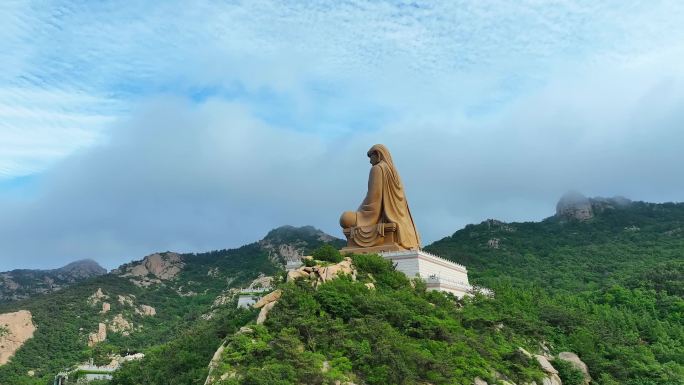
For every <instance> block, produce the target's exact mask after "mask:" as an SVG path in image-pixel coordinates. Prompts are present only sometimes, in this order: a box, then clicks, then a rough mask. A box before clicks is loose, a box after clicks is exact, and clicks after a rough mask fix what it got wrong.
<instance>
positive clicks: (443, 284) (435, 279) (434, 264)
mask: <svg viewBox="0 0 684 385" xmlns="http://www.w3.org/2000/svg"><path fill="white" fill-rule="evenodd" d="M380 255H381V256H382V257H383V258H385V259H387V260H390V261H392V262H393V263H394V264H395V265H396V268H397V270H398V271H401V272H402V273H404V274H406V276H407V277H409V278H413V277H420V278H422V279H423V280H424V281H425V283H426V284H427V288H428V290H441V291H446V292H449V293H453V294H454V295H455V296H457V297H458V298H463V296H465V295H470V294H471V293H472V291H473V287H472V286H470V284H469V283H468V270H467V269H466V268H465V266H463V265H459V264H458V263H454V262H451V261H449V260H446V259H444V258H441V257H438V256H436V255H434V254H430V253H428V252H425V251H422V250H404V251H390V252H384V253H380Z"/></svg>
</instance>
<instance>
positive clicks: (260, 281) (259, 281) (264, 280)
mask: <svg viewBox="0 0 684 385" xmlns="http://www.w3.org/2000/svg"><path fill="white" fill-rule="evenodd" d="M271 286H273V277H270V276H265V275H263V274H262V275H260V276H259V277H257V278H256V279H254V280H253V281H252V282H251V283H250V284H249V286H248V287H247V290H253V289H264V288H269V287H271Z"/></svg>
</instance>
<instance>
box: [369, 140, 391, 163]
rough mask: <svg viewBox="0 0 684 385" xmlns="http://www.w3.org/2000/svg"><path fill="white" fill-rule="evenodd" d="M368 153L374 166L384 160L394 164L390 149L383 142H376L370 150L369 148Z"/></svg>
mask: <svg viewBox="0 0 684 385" xmlns="http://www.w3.org/2000/svg"><path fill="white" fill-rule="evenodd" d="M367 155H368V157H369V158H370V163H371V164H372V165H374V166H375V165H376V164H378V163H380V161H382V160H384V161H385V162H387V163H389V164H390V165H392V166H394V165H393V163H392V156H391V155H390V153H389V150H388V149H387V147H385V146H384V145H382V144H376V145H374V146H373V147H371V148H370V150H368V153H367Z"/></svg>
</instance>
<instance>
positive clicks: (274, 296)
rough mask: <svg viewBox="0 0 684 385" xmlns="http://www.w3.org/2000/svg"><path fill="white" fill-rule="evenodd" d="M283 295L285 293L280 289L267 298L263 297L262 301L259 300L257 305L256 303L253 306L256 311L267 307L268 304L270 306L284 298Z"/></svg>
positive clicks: (269, 294) (267, 295)
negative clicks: (281, 297)
mask: <svg viewBox="0 0 684 385" xmlns="http://www.w3.org/2000/svg"><path fill="white" fill-rule="evenodd" d="M282 295H283V291H282V290H280V289H278V290H275V291H272V292H270V293H268V294H266V295H265V296H263V297H261V299H260V300H258V301H257V303H255V304H254V305H253V306H254V308H255V309H258V308H260V307H263V306H266V305H267V304H269V303H271V302H274V301H277V300H279V299H280V296H282Z"/></svg>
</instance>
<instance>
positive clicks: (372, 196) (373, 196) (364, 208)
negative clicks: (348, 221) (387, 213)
mask: <svg viewBox="0 0 684 385" xmlns="http://www.w3.org/2000/svg"><path fill="white" fill-rule="evenodd" d="M382 187H383V172H382V167H380V165H377V164H376V165H374V166H373V167H371V170H370V175H369V176H368V193H367V194H366V198H365V199H364V200H363V202H362V203H361V206H360V207H359V210H358V212H357V214H356V225H357V226H371V225H376V224H378V222H380V217H381V216H382Z"/></svg>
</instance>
